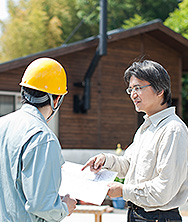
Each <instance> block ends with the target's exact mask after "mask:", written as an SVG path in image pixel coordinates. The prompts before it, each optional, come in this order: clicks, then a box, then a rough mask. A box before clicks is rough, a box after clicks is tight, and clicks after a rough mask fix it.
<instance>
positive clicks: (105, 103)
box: [0, 33, 182, 149]
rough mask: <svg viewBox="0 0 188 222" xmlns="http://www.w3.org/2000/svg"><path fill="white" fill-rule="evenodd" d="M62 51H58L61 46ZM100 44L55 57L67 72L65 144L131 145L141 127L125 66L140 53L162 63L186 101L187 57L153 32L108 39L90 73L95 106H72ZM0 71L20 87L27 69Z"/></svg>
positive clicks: (2, 80)
mask: <svg viewBox="0 0 188 222" xmlns="http://www.w3.org/2000/svg"><path fill="white" fill-rule="evenodd" d="M58 52H59V51H58ZM94 53H95V47H94V46H93V45H91V47H89V48H84V47H83V48H81V49H80V50H77V51H75V52H74V51H71V52H69V53H67V54H63V53H62V54H61V53H60V52H59V53H58V55H57V56H56V57H54V58H56V59H57V60H58V61H60V62H61V63H62V64H63V65H64V67H65V68H66V70H67V73H68V90H69V93H68V95H66V97H65V100H64V103H63V105H62V106H61V108H60V115H59V139H60V142H61V145H62V146H63V148H65V149H73V148H74V149H76V148H78V149H92V148H99V149H115V147H116V144H117V143H121V144H122V147H123V148H124V147H126V146H127V145H128V144H130V143H131V141H132V138H133V135H134V133H135V131H136V129H137V122H138V119H137V118H138V114H137V113H136V112H135V110H134V106H133V104H132V102H131V100H130V98H129V96H128V95H127V94H126V93H125V88H126V87H127V86H126V85H125V83H124V80H123V75H124V71H125V70H126V68H128V66H129V65H131V63H132V62H133V61H135V59H136V58H140V57H142V56H145V58H147V59H148V58H149V59H152V60H154V61H157V62H159V63H161V64H162V65H163V66H164V67H165V68H166V69H167V70H168V72H169V74H170V76H171V80H172V96H173V98H175V99H177V100H179V101H180V102H179V105H180V106H181V100H180V96H181V94H180V92H181V70H182V67H181V65H182V58H181V56H180V54H179V53H178V52H177V51H175V50H174V49H172V48H170V47H168V46H167V45H166V44H165V43H163V42H161V41H160V40H158V39H156V38H154V37H152V36H151V35H148V34H143V33H142V34H140V35H135V36H130V37H126V38H121V39H120V40H118V38H117V41H113V42H109V43H108V50H107V56H103V57H102V58H101V60H100V62H99V64H98V67H97V68H96V70H95V72H94V74H93V76H92V78H91V109H90V110H88V112H87V113H85V114H81V113H79V114H76V113H74V112H73V97H74V95H79V96H80V97H81V96H82V95H83V88H78V87H75V86H74V83H75V82H81V81H83V80H84V75H85V73H86V71H87V68H88V66H89V65H90V62H91V60H92V58H93V56H94ZM25 68H26V67H25V65H24V67H22V66H19V68H18V69H17V70H15V69H14V70H12V71H11V67H10V70H7V71H4V72H1V73H0V90H1V91H2V90H3V91H19V89H20V87H19V85H18V84H19V82H20V80H21V77H22V74H23V72H24V70H25Z"/></svg>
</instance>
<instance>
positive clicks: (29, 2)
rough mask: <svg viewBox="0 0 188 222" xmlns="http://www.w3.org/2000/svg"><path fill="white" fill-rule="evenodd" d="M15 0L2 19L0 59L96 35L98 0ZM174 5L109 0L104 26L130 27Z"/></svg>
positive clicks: (167, 0) (160, 0)
mask: <svg viewBox="0 0 188 222" xmlns="http://www.w3.org/2000/svg"><path fill="white" fill-rule="evenodd" d="M16 2H17V3H15V2H14V0H9V4H8V8H9V15H10V16H9V19H8V20H7V21H5V22H1V25H2V27H3V34H2V36H1V37H0V61H6V60H11V59H14V58H17V57H20V56H26V55H28V54H32V53H36V52H38V51H43V50H46V49H49V48H53V47H58V46H60V45H61V44H63V43H66V42H67V40H68V42H73V41H77V40H80V39H83V38H86V37H89V36H93V35H94V36H95V35H98V32H99V18H100V17H99V15H100V13H99V11H100V5H99V4H100V0H71V1H70V0H53V1H52V0H19V1H16ZM177 5H178V3H177V0H157V1H153V0H115V1H114V0H108V27H107V30H112V29H116V28H120V27H122V26H123V27H124V28H129V27H132V26H135V25H137V24H141V23H143V22H146V21H149V20H151V19H155V18H161V19H162V20H164V19H165V18H166V17H167V16H168V14H169V12H171V11H173V10H174V8H176V7H177ZM75 28H76V29H75ZM77 29H78V30H77ZM74 31H75V32H74ZM70 34H71V38H69V37H70Z"/></svg>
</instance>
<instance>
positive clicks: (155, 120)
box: [144, 107, 175, 127]
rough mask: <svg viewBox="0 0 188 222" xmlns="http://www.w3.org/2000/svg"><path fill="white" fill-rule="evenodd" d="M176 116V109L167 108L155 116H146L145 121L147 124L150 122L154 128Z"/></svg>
mask: <svg viewBox="0 0 188 222" xmlns="http://www.w3.org/2000/svg"><path fill="white" fill-rule="evenodd" d="M173 114H175V107H169V108H166V109H164V110H162V111H160V112H158V113H155V114H153V115H152V116H148V115H145V116H144V119H145V122H150V123H151V124H152V125H153V126H154V127H157V125H158V124H159V123H160V122H161V121H163V120H164V119H166V118H168V117H169V116H171V115H173Z"/></svg>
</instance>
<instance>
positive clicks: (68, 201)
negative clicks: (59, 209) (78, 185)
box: [61, 194, 77, 216]
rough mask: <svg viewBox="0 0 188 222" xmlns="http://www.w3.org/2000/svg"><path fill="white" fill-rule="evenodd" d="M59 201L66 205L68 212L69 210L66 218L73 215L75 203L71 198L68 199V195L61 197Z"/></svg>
mask: <svg viewBox="0 0 188 222" xmlns="http://www.w3.org/2000/svg"><path fill="white" fill-rule="evenodd" d="M61 200H62V202H65V203H66V204H67V207H68V210H69V215H68V216H70V215H71V214H72V213H73V211H74V209H75V208H76V203H77V201H76V200H75V199H73V198H70V195H69V194H67V195H65V196H64V197H62V199H61Z"/></svg>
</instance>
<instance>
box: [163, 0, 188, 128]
mask: <svg viewBox="0 0 188 222" xmlns="http://www.w3.org/2000/svg"><path fill="white" fill-rule="evenodd" d="M164 24H165V25H166V26H168V27H169V28H171V29H172V30H174V31H175V32H178V33H180V34H181V35H182V36H184V37H185V38H187V39H188V0H183V1H182V2H181V3H179V8H178V9H176V10H174V12H172V13H170V15H169V17H168V18H167V19H166V20H165V22H164ZM182 105H183V106H182V108H183V119H184V121H185V122H186V123H187V125H188V112H187V110H188V74H184V75H183V77H182Z"/></svg>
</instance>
